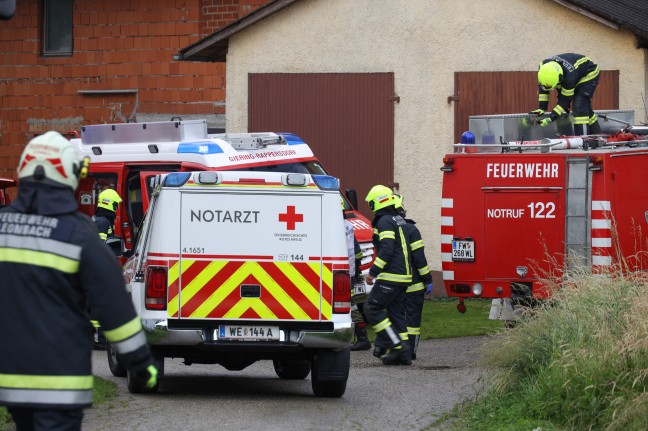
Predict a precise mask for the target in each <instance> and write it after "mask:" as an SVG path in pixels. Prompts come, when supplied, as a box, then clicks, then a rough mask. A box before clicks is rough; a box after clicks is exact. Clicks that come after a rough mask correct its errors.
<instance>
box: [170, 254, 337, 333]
mask: <svg viewBox="0 0 648 431" xmlns="http://www.w3.org/2000/svg"><path fill="white" fill-rule="evenodd" d="M180 268H182V270H181V269H180ZM320 271H321V272H322V274H321V280H322V286H321V289H322V295H321V296H320ZM332 280H333V274H332V265H331V264H328V263H326V264H323V263H321V262H304V263H302V262H272V261H268V262H263V261H262V262H258V261H228V260H195V259H182V260H181V261H170V262H169V272H168V285H169V296H168V297H169V304H168V308H167V309H168V315H169V317H171V318H190V319H281V320H320V319H321V320H330V319H331V316H332V305H331V304H332V300H333V290H332V286H331V283H332ZM242 284H253V285H254V284H256V285H260V286H261V297H260V298H242V297H241V293H240V286H241V285H242Z"/></svg>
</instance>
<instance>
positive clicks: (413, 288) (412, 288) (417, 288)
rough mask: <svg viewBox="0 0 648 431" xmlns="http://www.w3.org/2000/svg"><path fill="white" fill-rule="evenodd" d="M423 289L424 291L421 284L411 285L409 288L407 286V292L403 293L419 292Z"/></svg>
mask: <svg viewBox="0 0 648 431" xmlns="http://www.w3.org/2000/svg"><path fill="white" fill-rule="evenodd" d="M423 289H425V286H423V283H416V284H412V285H411V286H407V290H406V291H405V293H414V292H419V291H421V290H423Z"/></svg>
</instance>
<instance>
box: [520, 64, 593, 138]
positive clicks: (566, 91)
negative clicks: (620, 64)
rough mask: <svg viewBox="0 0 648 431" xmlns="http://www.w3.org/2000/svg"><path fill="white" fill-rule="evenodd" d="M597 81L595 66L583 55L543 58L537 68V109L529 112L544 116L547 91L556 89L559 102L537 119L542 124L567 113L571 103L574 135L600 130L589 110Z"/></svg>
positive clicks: (547, 99)
mask: <svg viewBox="0 0 648 431" xmlns="http://www.w3.org/2000/svg"><path fill="white" fill-rule="evenodd" d="M598 81H599V68H598V65H597V64H596V63H594V62H593V61H592V60H590V58H589V57H586V56H584V55H581V54H572V53H567V54H560V55H554V56H553V57H549V58H547V59H545V60H542V62H541V63H540V67H539V69H538V109H536V110H535V111H532V112H531V113H532V114H536V115H538V116H541V115H543V114H544V113H545V111H546V110H547V109H548V107H549V93H550V92H551V90H554V89H555V90H556V91H557V92H558V103H557V104H556V106H555V108H553V110H552V111H551V113H550V114H549V116H547V117H545V118H543V119H542V120H540V121H539V124H540V125H541V126H547V125H549V124H550V123H551V122H553V121H556V119H557V118H558V117H560V116H562V115H564V114H568V113H569V108H570V105H571V104H572V102H573V105H574V106H573V107H572V108H573V116H574V134H576V135H578V136H581V135H588V134H597V133H600V132H601V126H600V125H599V123H598V118H597V116H596V114H595V113H594V111H593V110H592V97H593V96H594V91H595V90H596V86H597V85H598Z"/></svg>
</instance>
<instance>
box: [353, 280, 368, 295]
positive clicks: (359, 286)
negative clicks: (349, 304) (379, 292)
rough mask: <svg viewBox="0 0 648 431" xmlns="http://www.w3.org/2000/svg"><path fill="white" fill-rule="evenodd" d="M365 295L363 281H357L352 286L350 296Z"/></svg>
mask: <svg viewBox="0 0 648 431" xmlns="http://www.w3.org/2000/svg"><path fill="white" fill-rule="evenodd" d="M366 293H367V289H366V287H365V284H364V281H359V282H356V283H354V284H353V290H352V291H351V296H358V295H365V294H366Z"/></svg>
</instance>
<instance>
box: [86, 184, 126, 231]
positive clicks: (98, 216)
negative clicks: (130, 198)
mask: <svg viewBox="0 0 648 431" xmlns="http://www.w3.org/2000/svg"><path fill="white" fill-rule="evenodd" d="M121 202H122V198H121V197H119V195H118V194H117V192H116V191H114V190H113V189H106V190H104V191H103V192H101V193H99V202H98V203H97V209H96V211H95V214H94V215H93V216H92V221H93V222H94V224H95V226H96V227H97V230H98V231H99V238H101V239H102V240H103V241H106V240H107V239H108V238H110V237H112V236H113V235H114V232H115V218H116V217H117V214H116V213H115V212H116V211H117V209H118V208H119V204H120V203H121Z"/></svg>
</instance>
